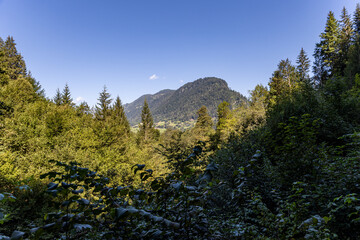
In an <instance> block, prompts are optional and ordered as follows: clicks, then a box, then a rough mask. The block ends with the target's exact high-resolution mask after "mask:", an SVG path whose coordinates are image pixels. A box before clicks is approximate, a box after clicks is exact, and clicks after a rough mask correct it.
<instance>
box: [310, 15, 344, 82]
mask: <svg viewBox="0 0 360 240" xmlns="http://www.w3.org/2000/svg"><path fill="white" fill-rule="evenodd" d="M339 39H340V29H339V23H338V21H337V20H336V19H335V17H334V13H333V12H332V11H330V12H329V14H328V18H327V21H326V26H325V31H324V32H323V33H321V34H320V43H318V44H316V48H315V53H314V57H315V71H314V74H316V78H317V79H320V80H321V82H320V83H321V84H322V85H323V84H324V81H326V80H327V79H328V78H329V77H331V76H332V75H333V74H334V73H335V72H336V70H335V69H336V67H337V64H338V63H339ZM323 71H324V72H323ZM324 77H326V79H323V78H324Z"/></svg>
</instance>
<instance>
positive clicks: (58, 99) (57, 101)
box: [53, 88, 62, 106]
mask: <svg viewBox="0 0 360 240" xmlns="http://www.w3.org/2000/svg"><path fill="white" fill-rule="evenodd" d="M53 102H54V103H55V104H56V105H58V106H60V105H61V103H62V96H61V92H60V90H59V88H58V89H56V94H55V96H54V98H53Z"/></svg>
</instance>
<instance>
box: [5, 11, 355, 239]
mask: <svg viewBox="0 0 360 240" xmlns="http://www.w3.org/2000/svg"><path fill="white" fill-rule="evenodd" d="M313 56H314V59H315V61H314V62H313V64H312V65H311V64H310V61H309V58H308V55H307V53H306V52H305V51H304V50H303V49H301V50H300V53H299V55H298V58H297V59H296V61H295V64H292V62H291V61H290V60H289V59H284V60H281V61H280V62H279V64H278V67H277V69H275V71H274V72H273V74H272V76H271V77H270V81H269V84H268V86H262V85H257V86H256V87H255V89H253V90H252V91H251V94H250V97H249V99H248V100H247V101H244V102H243V104H242V105H241V106H239V107H237V108H235V109H231V108H230V106H229V105H230V104H229V103H227V102H223V103H221V104H220V105H219V106H218V109H217V120H216V123H214V122H213V120H212V118H211V117H210V115H209V114H208V110H207V107H206V106H202V107H200V108H199V109H198V111H197V119H196V123H195V126H194V127H193V128H190V129H188V130H186V131H181V130H178V129H170V128H168V129H167V130H166V131H165V132H161V133H160V131H159V130H158V129H156V128H155V127H154V119H153V117H152V113H151V109H150V108H149V105H148V103H147V101H146V99H145V101H144V103H143V106H142V113H141V123H140V124H139V130H138V131H137V132H133V131H131V130H130V124H129V122H128V120H127V118H126V115H125V112H124V107H123V105H122V103H121V100H120V98H119V97H116V98H113V96H111V95H110V94H109V93H108V91H107V89H106V87H104V89H102V90H101V92H100V94H99V96H98V103H97V105H96V106H95V107H94V108H90V107H89V106H88V104H87V103H86V102H83V103H81V104H79V105H75V104H74V103H73V100H72V97H71V91H70V89H69V87H68V85H65V86H64V88H63V90H61V91H60V90H58V91H57V93H56V96H54V97H53V98H52V99H48V98H46V97H45V93H44V90H43V89H42V88H41V86H40V83H38V82H37V81H36V80H35V79H34V78H33V77H32V75H31V73H30V71H28V69H27V68H26V64H25V62H24V60H23V57H22V55H21V54H20V53H19V52H18V50H17V48H16V44H15V41H14V39H13V38H12V37H7V38H6V39H5V40H1V39H0V129H1V130H0V239H360V195H359V194H360V185H359V184H360V162H359V160H360V132H359V131H360V5H357V8H356V11H355V12H354V13H353V15H352V16H351V15H350V14H349V13H348V12H347V10H346V9H345V8H344V9H343V11H342V13H341V15H340V17H339V19H336V17H335V15H334V13H333V12H329V14H328V17H327V21H326V25H325V28H324V31H323V32H322V33H321V34H320V41H319V42H318V43H316V45H315V50H314V55H313ZM311 68H312V74H311V75H310V70H311ZM199 98H201V96H199Z"/></svg>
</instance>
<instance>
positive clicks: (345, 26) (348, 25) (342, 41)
mask: <svg viewBox="0 0 360 240" xmlns="http://www.w3.org/2000/svg"><path fill="white" fill-rule="evenodd" d="M340 27H341V28H340V35H339V58H338V62H337V65H336V69H335V71H336V73H337V74H339V75H341V76H343V75H344V70H345V67H346V62H347V60H348V52H349V48H350V46H351V44H352V40H353V36H354V29H353V23H352V21H351V17H350V15H349V14H348V13H347V11H346V8H345V7H344V8H343V10H342V12H341V20H340Z"/></svg>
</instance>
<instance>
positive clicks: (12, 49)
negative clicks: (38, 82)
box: [3, 36, 27, 80]
mask: <svg viewBox="0 0 360 240" xmlns="http://www.w3.org/2000/svg"><path fill="white" fill-rule="evenodd" d="M3 49H4V50H5V59H4V60H5V61H4V63H5V67H6V71H7V74H8V75H9V77H10V79H12V80H15V79H17V78H18V77H19V76H20V75H21V76H22V77H25V76H26V75H27V71H26V65H25V61H24V59H23V57H22V56H21V54H20V53H19V52H18V51H17V49H16V43H15V41H14V39H13V37H10V36H9V37H7V39H6V41H5V43H4V46H3Z"/></svg>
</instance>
